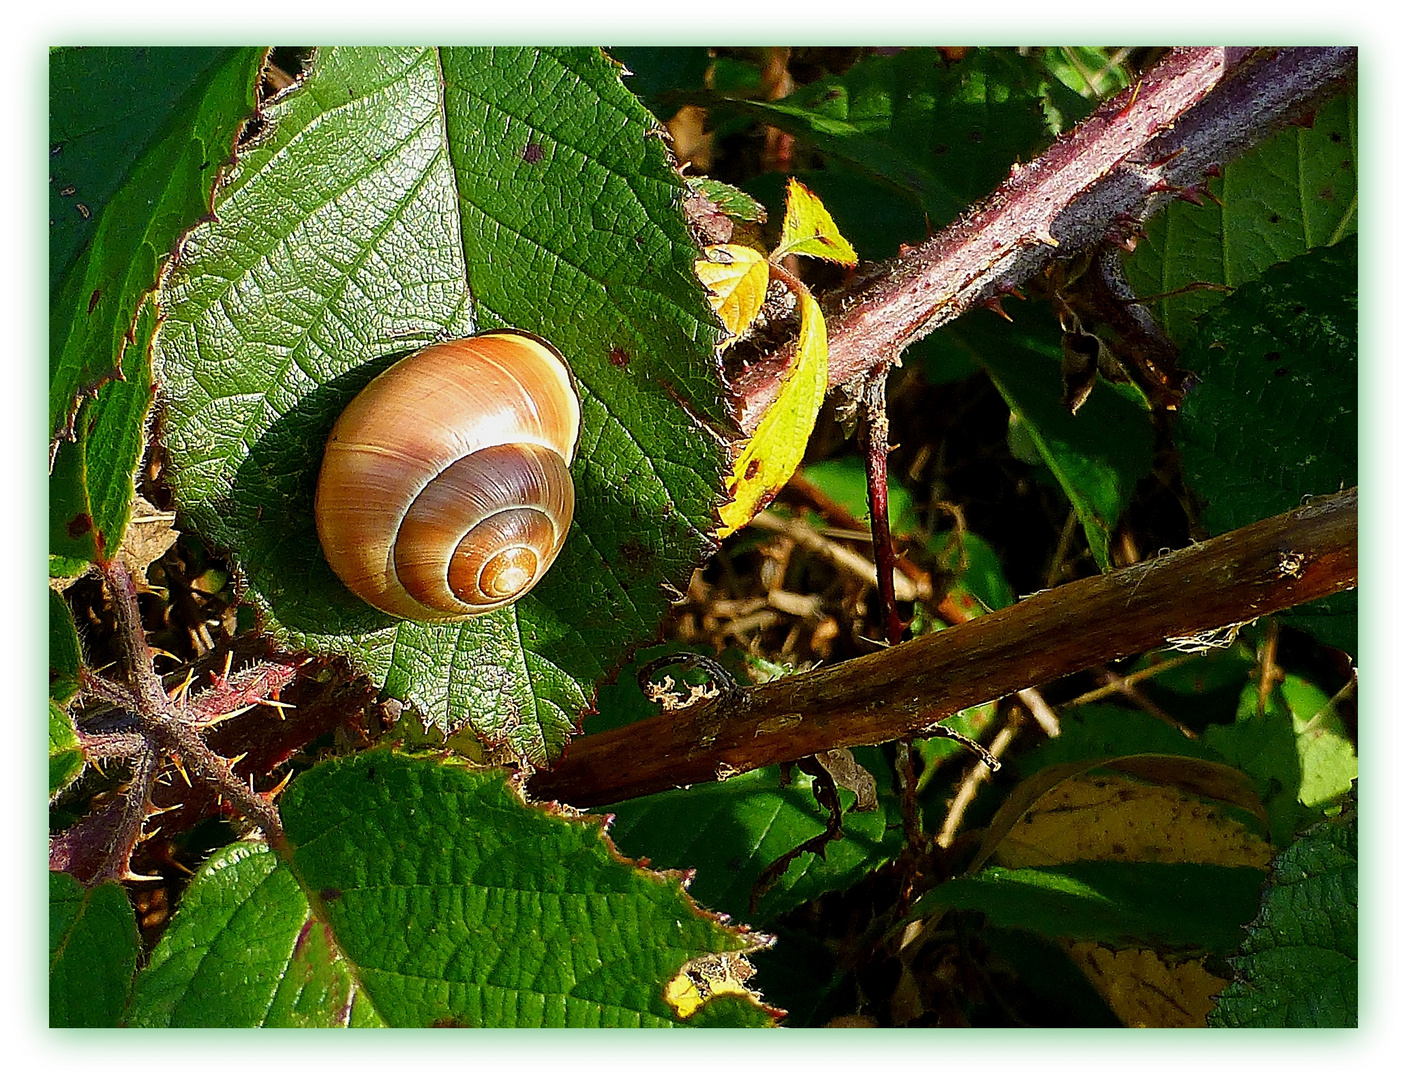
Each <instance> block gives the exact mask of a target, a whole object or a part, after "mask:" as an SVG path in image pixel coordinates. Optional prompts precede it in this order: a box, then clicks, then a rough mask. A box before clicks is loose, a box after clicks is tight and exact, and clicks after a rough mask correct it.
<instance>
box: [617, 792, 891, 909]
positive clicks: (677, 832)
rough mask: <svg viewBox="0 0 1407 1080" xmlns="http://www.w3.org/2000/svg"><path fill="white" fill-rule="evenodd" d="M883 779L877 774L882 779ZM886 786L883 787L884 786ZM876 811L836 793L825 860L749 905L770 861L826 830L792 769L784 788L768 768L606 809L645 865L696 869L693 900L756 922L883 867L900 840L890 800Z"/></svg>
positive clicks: (623, 841) (805, 862) (624, 845)
mask: <svg viewBox="0 0 1407 1080" xmlns="http://www.w3.org/2000/svg"><path fill="white" fill-rule="evenodd" d="M887 772H888V770H887V769H886V770H885V773H882V774H881V776H884V775H885V774H886V773H887ZM891 789H892V784H888V785H887V786H886V790H887V791H888V790H891ZM885 802H886V803H887V804H888V805H887V806H883V805H882V806H881V808H880V809H878V810H871V811H868V812H863V813H862V812H857V811H856V810H855V809H854V803H855V795H854V793H853V792H849V791H842V792H841V805H842V806H843V807H844V808H845V810H846V813H845V835H844V836H843V837H842V838H841V839H839V840H835V841H832V842H831V843H829V844H827V845H826V854H825V858H824V859H821V858H819V857H817V856H816V855H815V854H813V853H812V852H809V851H808V852H804V853H802V854H800V855H798V856H797V857H796V858H795V859H793V860H792V862H791V865H790V866H789V867H788V869H787V871H786V873H785V874H783V875H782V876H781V877H780V878H779V879H777V881H776V883H775V884H773V885H772V886H771V887H770V888H769V889H767V890H766V891H765V892H764V893H762V895H761V896H760V897H759V900H758V905H757V908H756V911H753V910H752V908H751V906H750V905H751V898H752V892H753V887H754V885H755V883H756V882H757V880H758V878H759V877H760V876H761V875H762V872H763V870H765V869H766V868H767V867H768V866H769V865H770V864H771V863H772V862H773V860H775V859H778V858H781V857H782V856H783V855H785V854H786V853H787V852H788V851H790V850H792V849H793V848H795V847H797V846H798V845H800V844H803V843H805V842H806V841H808V840H811V839H813V838H815V837H817V836H819V835H821V834H822V833H823V832H825V827H826V812H825V810H823V809H822V808H821V807H820V806H819V805H818V804H817V802H816V799H815V796H814V795H813V794H812V793H811V778H810V777H809V776H806V775H804V774H802V773H800V772H799V771H795V772H793V775H792V777H791V779H790V780H789V781H788V782H786V783H783V782H782V779H781V777H780V775H779V772H778V770H777V769H776V768H766V769H758V770H756V771H754V772H750V773H745V774H744V775H742V776H735V777H733V778H731V779H729V780H726V781H724V782H723V783H721V784H707V785H702V786H698V787H694V788H690V789H687V790H680V791H667V792H662V793H660V794H658V795H647V796H645V797H644V798H640V799H631V800H630V801H629V802H624V803H617V804H615V805H614V806H608V807H604V808H603V809H604V810H605V812H607V813H610V814H612V815H613V816H614V817H615V822H614V824H613V825H612V826H611V838H612V839H613V840H614V841H615V843H616V845H617V846H618V847H619V848H620V849H621V851H623V852H625V853H626V854H627V855H633V856H637V857H639V856H647V857H648V858H649V860H650V865H652V866H659V867H664V866H668V867H678V868H681V869H694V870H696V871H697V873H696V876H695V878H694V881H693V884H692V885H691V886H690V888H689V892H690V895H692V896H693V897H694V898H695V899H696V900H698V901H699V902H700V903H701V904H704V905H706V906H708V907H710V908H714V909H716V910H718V911H728V912H733V913H736V914H737V915H738V916H739V917H742V918H746V919H747V920H748V921H749V922H750V923H754V924H755V925H758V926H767V925H769V924H770V923H771V922H772V921H773V920H774V919H775V918H776V917H777V916H778V915H780V914H782V913H783V912H785V911H789V910H791V909H793V908H795V907H797V906H798V905H800V904H802V903H805V902H806V901H808V900H812V899H815V898H816V897H817V896H820V895H821V894H823V893H826V892H830V891H832V890H836V889H842V888H845V887H846V886H848V885H852V884H854V883H855V882H856V881H858V880H859V879H860V878H861V877H863V876H864V875H865V874H866V873H868V872H869V871H872V870H874V869H876V868H877V867H879V866H880V865H882V864H883V863H885V862H887V861H888V860H889V859H890V858H892V857H893V855H894V854H895V853H896V852H897V851H898V849H899V842H900V840H901V837H900V835H899V833H898V831H897V830H896V829H887V826H889V825H890V824H892V819H893V818H894V817H895V813H896V812H895V809H894V806H893V800H892V797H889V798H886V800H885Z"/></svg>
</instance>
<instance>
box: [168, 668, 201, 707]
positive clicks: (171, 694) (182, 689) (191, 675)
mask: <svg viewBox="0 0 1407 1080" xmlns="http://www.w3.org/2000/svg"><path fill="white" fill-rule="evenodd" d="M193 682H195V671H194V669H191V670H189V671H187V672H186V677H185V680H184V681H183V682H182V683H181V685H180V686H173V687H172V688H171V689H170V690H168V691H166V700H167V701H176V700H178V699H179V700H180V702H181V704H182V705H184V704H185V702H186V691H187V690H189V689H190V688H191V683H193Z"/></svg>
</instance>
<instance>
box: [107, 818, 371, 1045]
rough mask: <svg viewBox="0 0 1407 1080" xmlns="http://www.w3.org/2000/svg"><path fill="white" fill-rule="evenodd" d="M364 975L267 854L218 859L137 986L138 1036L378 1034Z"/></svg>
mask: <svg viewBox="0 0 1407 1080" xmlns="http://www.w3.org/2000/svg"><path fill="white" fill-rule="evenodd" d="M383 1023H384V1022H383V1021H382V1019H381V1017H380V1015H379V1014H378V1013H377V1011H376V1009H375V1008H374V1006H373V1005H372V1004H371V1002H370V1000H369V999H368V998H367V995H366V993H365V990H364V989H363V987H362V986H361V985H360V983H359V981H358V979H357V974H356V972H355V971H354V970H353V968H352V967H350V966H349V965H348V963H347V961H346V959H345V958H343V957H342V956H341V955H340V953H339V950H338V949H337V945H336V942H335V941H333V939H332V937H331V934H330V933H329V931H328V928H327V925H326V923H325V922H323V921H322V920H320V919H319V918H318V917H317V916H316V914H315V913H314V912H313V910H312V908H311V907H310V905H309V903H308V898H307V897H306V896H305V895H304V894H303V892H302V890H301V889H300V887H299V885H298V882H297V881H296V880H295V878H294V876H293V875H292V874H291V873H290V872H289V870H288V868H287V867H286V866H283V865H281V864H280V863H279V861H278V859H277V858H276V857H275V856H274V855H273V853H272V852H270V851H269V850H268V849H267V848H265V847H264V845H262V844H258V843H251V842H247V841H245V842H240V843H237V844H231V845H230V846H229V847H226V848H223V849H222V850H220V851H217V852H216V853H215V854H214V855H213V856H212V857H211V858H210V860H209V861H208V862H207V863H206V864H205V865H204V866H202V867H201V868H200V870H199V872H197V873H196V875H195V877H194V878H193V879H192V880H191V883H190V885H189V886H188V887H187V889H186V892H185V894H184V896H183V897H182V898H181V906H180V909H179V910H178V911H177V912H176V914H175V916H174V917H173V918H172V920H171V926H170V927H169V928H168V930H167V931H166V934H165V935H164V936H163V937H162V939H161V940H160V941H159V942H157V945H156V948H155V949H154V950H153V951H152V956H151V960H150V962H149V963H148V964H147V966H146V967H145V968H143V969H142V972H141V974H140V975H139V976H138V978H137V985H136V989H135V992H134V994H133V1001H132V1007H131V1010H130V1012H129V1013H128V1016H127V1024H128V1026H130V1027H380V1026H383Z"/></svg>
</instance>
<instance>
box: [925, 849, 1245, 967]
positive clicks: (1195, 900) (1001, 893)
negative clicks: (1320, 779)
mask: <svg viewBox="0 0 1407 1080" xmlns="http://www.w3.org/2000/svg"><path fill="white" fill-rule="evenodd" d="M1264 880H1265V875H1264V874H1263V873H1262V872H1261V871H1260V870H1257V869H1255V868H1253V867H1245V866H1207V865H1201V864H1195V863H1167V864H1165V863H1148V862H1076V863H1065V864H1062V865H1060V866H1058V867H1027V868H1024V869H1009V868H1007V867H1001V866H993V867H988V868H987V869H985V870H982V871H981V872H979V873H977V874H975V875H970V876H965V877H958V878H954V879H952V880H951V881H947V882H944V883H943V884H942V885H939V886H938V887H937V888H934V889H930V890H929V891H928V892H927V893H926V894H925V895H924V897H923V898H922V899H921V900H920V901H919V902H918V903H917V904H915V905H914V908H913V911H912V912H911V915H912V916H913V917H915V918H917V917H920V916H922V915H926V914H929V913H932V912H935V911H939V910H942V909H945V908H959V909H962V910H967V911H980V912H982V913H984V914H985V915H986V916H987V918H988V919H989V920H991V922H992V923H994V924H995V925H997V926H999V927H1005V928H1010V929H1020V930H1034V931H1037V932H1039V933H1042V934H1045V935H1047V936H1049V937H1068V938H1073V939H1075V940H1076V941H1098V942H1101V943H1104V944H1107V945H1110V946H1115V947H1118V946H1125V945H1148V946H1153V947H1158V948H1192V949H1197V950H1199V951H1208V952H1225V951H1229V950H1231V949H1233V948H1235V947H1236V944H1237V943H1238V942H1239V941H1240V940H1241V934H1242V930H1241V928H1242V927H1243V926H1244V925H1245V924H1246V923H1247V922H1248V921H1250V919H1251V918H1252V917H1253V916H1254V914H1255V910H1256V899H1257V896H1258V895H1259V892H1260V887H1261V884H1262V882H1263V881H1264Z"/></svg>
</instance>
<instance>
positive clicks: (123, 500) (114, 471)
mask: <svg viewBox="0 0 1407 1080" xmlns="http://www.w3.org/2000/svg"><path fill="white" fill-rule="evenodd" d="M156 324H157V317H156V305H155V303H154V302H153V301H152V299H151V296H150V294H148V296H147V299H146V300H145V301H144V302H143V303H142V306H141V309H140V311H139V312H138V313H137V323H136V327H135V329H134V331H133V340H132V342H131V343H130V344H129V345H128V346H127V351H126V352H125V353H124V354H123V357H122V377H121V378H120V379H115V380H113V381H111V382H108V383H105V384H104V385H103V387H102V389H100V390H99V391H98V393H97V397H96V398H95V399H93V400H91V401H85V402H84V403H83V405H82V406H81V407H80V408H79V411H78V419H77V422H76V423H75V425H74V429H75V430H74V440H73V441H72V442H61V443H59V445H58V450H57V452H56V454H55V457H54V465H53V468H52V470H51V471H50V474H49V554H50V558H51V562H50V573H51V574H53V573H54V572H55V571H56V570H57V571H59V572H60V573H62V574H64V575H65V576H72V575H75V574H77V573H81V572H82V570H83V569H85V568H86V566H87V564H88V563H89V561H91V560H92V559H94V558H103V559H110V558H112V556H113V555H114V554H115V553H116V551H117V549H118V546H119V545H120V544H121V543H122V538H123V536H124V535H125V534H126V532H127V525H128V523H129V522H130V521H131V520H132V503H133V500H134V499H135V498H136V484H135V480H134V478H135V476H136V473H137V468H138V466H139V465H140V464H141V460H142V455H143V454H144V453H145V452H146V427H147V414H148V413H149V412H150V411H151V405H152V395H153V388H152V378H151V340H152V335H153V334H154V333H155V331H156Z"/></svg>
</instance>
